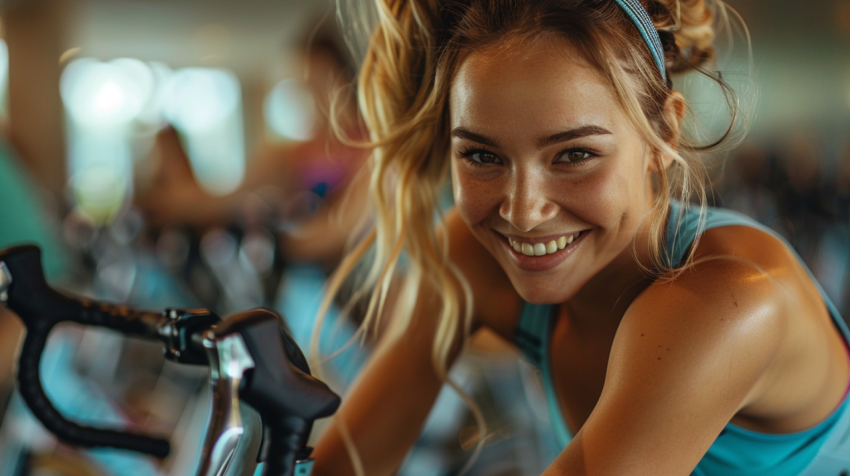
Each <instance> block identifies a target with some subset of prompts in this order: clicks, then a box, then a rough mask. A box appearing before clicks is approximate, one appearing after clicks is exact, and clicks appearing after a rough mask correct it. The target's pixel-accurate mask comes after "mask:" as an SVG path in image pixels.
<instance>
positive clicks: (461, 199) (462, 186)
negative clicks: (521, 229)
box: [452, 163, 499, 225]
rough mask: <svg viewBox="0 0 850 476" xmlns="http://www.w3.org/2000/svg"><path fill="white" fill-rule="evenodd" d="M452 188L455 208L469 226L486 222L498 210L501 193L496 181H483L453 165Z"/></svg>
mask: <svg viewBox="0 0 850 476" xmlns="http://www.w3.org/2000/svg"><path fill="white" fill-rule="evenodd" d="M452 188H453V192H454V199H455V208H456V209H457V211H458V213H460V216H461V217H462V218H463V220H464V221H465V222H466V223H467V224H469V225H475V224H477V223H480V222H482V221H484V219H485V218H487V217H488V216H489V215H490V214H491V213H492V212H493V210H498V206H499V191H498V184H497V183H496V181H492V180H491V181H483V180H480V179H477V178H474V177H472V176H470V174H468V173H464V172H463V171H458V166H457V165H456V164H455V163H453V164H452Z"/></svg>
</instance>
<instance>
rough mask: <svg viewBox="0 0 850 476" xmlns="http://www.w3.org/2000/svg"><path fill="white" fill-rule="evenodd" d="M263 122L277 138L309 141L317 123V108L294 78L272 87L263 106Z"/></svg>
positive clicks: (305, 90) (309, 95)
mask: <svg viewBox="0 0 850 476" xmlns="http://www.w3.org/2000/svg"><path fill="white" fill-rule="evenodd" d="M264 113H265V117H266V123H267V124H268V125H269V127H270V128H271V130H272V132H274V133H275V134H276V135H278V136H280V137H283V138H286V139H291V140H298V141H303V140H309V139H310V138H312V136H313V129H314V128H315V124H316V105H315V102H314V100H313V96H312V95H311V94H310V91H309V90H307V88H305V87H304V86H303V85H302V84H301V83H299V82H298V81H296V80H295V79H284V80H283V81H280V82H279V83H277V84H276V85H275V87H274V88H272V90H271V91H270V92H269V94H268V96H266V100H265V103H264Z"/></svg>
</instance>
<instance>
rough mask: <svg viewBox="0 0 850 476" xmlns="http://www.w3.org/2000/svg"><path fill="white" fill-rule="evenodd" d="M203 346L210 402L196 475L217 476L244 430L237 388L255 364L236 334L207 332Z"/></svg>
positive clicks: (221, 471)
mask: <svg viewBox="0 0 850 476" xmlns="http://www.w3.org/2000/svg"><path fill="white" fill-rule="evenodd" d="M204 348H205V350H206V353H207V361H208V362H209V364H210V385H211V386H212V405H211V406H210V422H209V424H208V426H207V428H208V430H207V435H206V437H205V439H204V446H203V448H202V450H201V464H200V466H199V468H198V473H197V474H198V476H219V475H222V474H225V472H226V471H227V468H228V467H229V466H230V464H231V463H232V462H233V457H234V454H235V452H236V447H237V445H238V443H239V440H240V439H241V438H242V435H243V433H244V431H245V429H244V427H243V424H242V418H241V415H240V408H239V387H240V385H241V383H242V378H243V376H244V374H245V371H246V370H248V369H252V368H254V367H255V364H254V360H253V359H252V358H251V354H250V353H249V352H248V349H247V348H246V346H245V342H244V341H243V340H242V336H241V335H239V334H230V335H227V336H224V337H221V338H217V337H216V336H215V334H213V333H212V332H211V331H207V332H206V333H205V335H204Z"/></svg>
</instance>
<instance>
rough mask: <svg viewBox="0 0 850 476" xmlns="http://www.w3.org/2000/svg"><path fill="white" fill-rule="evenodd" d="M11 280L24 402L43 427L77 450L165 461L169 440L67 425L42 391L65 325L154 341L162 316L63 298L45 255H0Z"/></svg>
mask: <svg viewBox="0 0 850 476" xmlns="http://www.w3.org/2000/svg"><path fill="white" fill-rule="evenodd" d="M0 261H2V262H4V263H5V264H6V266H7V268H8V270H9V273H10V274H11V276H12V282H11V285H10V286H9V289H8V300H7V302H6V304H7V306H8V307H9V309H11V310H12V311H14V312H15V313H16V314H17V315H18V317H20V319H21V321H23V323H24V325H25V326H26V327H27V335H26V338H25V339H24V345H23V347H22V349H21V355H20V358H19V367H18V384H19V386H20V392H21V396H22V397H23V399H24V401H25V402H26V403H27V406H29V408H30V410H32V412H33V415H35V417H36V418H38V419H39V420H40V421H41V422H42V423H43V424H44V426H45V427H46V428H47V429H48V430H49V431H51V432H52V433H53V434H54V435H56V437H57V438H59V439H60V440H62V441H64V442H66V443H69V444H72V445H78V446H86V447H100V446H107V447H112V448H120V449H128V450H133V451H138V452H141V453H145V454H150V455H153V456H156V457H160V458H162V457H165V456H167V455H168V452H169V448H170V446H169V443H168V441H166V440H162V439H156V438H151V437H148V436H144V435H137V434H132V433H127V432H119V431H115V430H107V429H99V428H91V427H86V426H82V425H79V424H77V423H73V422H71V421H68V420H67V419H65V418H64V417H63V416H62V415H61V414H60V413H59V412H58V411H57V410H56V408H55V407H54V406H53V404H52V403H51V402H50V400H49V399H48V398H47V395H46V394H45V393H44V389H43V388H42V386H41V376H40V370H39V360H40V359H41V353H42V351H43V350H44V346H45V344H46V342H47V337H48V335H49V334H50V330H51V329H52V328H53V326H55V325H56V324H58V323H59V322H63V321H71V322H78V323H81V324H87V325H95V326H100V327H107V328H111V329H115V330H118V331H119V332H121V333H124V334H131V335H135V336H138V337H143V338H149V339H156V338H157V333H156V329H157V328H158V327H159V323H160V322H162V320H163V319H164V318H163V316H162V315H161V314H159V313H150V312H138V311H131V310H129V309H128V308H126V307H123V306H115V305H111V304H105V303H97V302H93V301H86V300H81V299H74V298H71V297H68V296H65V295H63V294H61V293H59V292H58V291H56V290H54V289H53V288H51V287H50V286H49V285H48V284H47V281H46V280H45V279H44V272H43V270H42V267H41V251H40V250H39V249H38V247H36V246H31V245H25V246H18V247H14V248H9V249H6V250H4V251H2V252H0Z"/></svg>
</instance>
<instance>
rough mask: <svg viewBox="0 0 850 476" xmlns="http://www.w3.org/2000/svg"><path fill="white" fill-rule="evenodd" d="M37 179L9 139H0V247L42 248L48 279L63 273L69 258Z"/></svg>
mask: <svg viewBox="0 0 850 476" xmlns="http://www.w3.org/2000/svg"><path fill="white" fill-rule="evenodd" d="M36 190H37V186H36V183H35V181H34V180H32V179H31V178H30V177H29V175H28V174H27V173H26V172H25V171H24V169H23V167H21V165H20V164H19V162H18V158H17V157H16V156H15V153H14V152H13V151H12V149H11V147H9V145H8V144H7V143H6V141H5V140H2V139H0V249H4V248H6V247H8V246H13V245H19V244H24V243H30V244H36V245H38V246H39V247H41V250H42V259H43V261H44V267H45V270H46V273H47V276H48V278H57V277H59V276H61V275H62V274H63V273H64V272H65V271H66V267H67V258H66V256H65V251H64V249H63V248H62V244H61V242H60V240H59V237H58V236H57V233H56V232H55V230H54V229H51V226H50V224H49V221H48V218H47V215H46V213H45V211H44V208H43V203H42V202H41V201H40V200H39V197H38V194H37V193H36Z"/></svg>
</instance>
